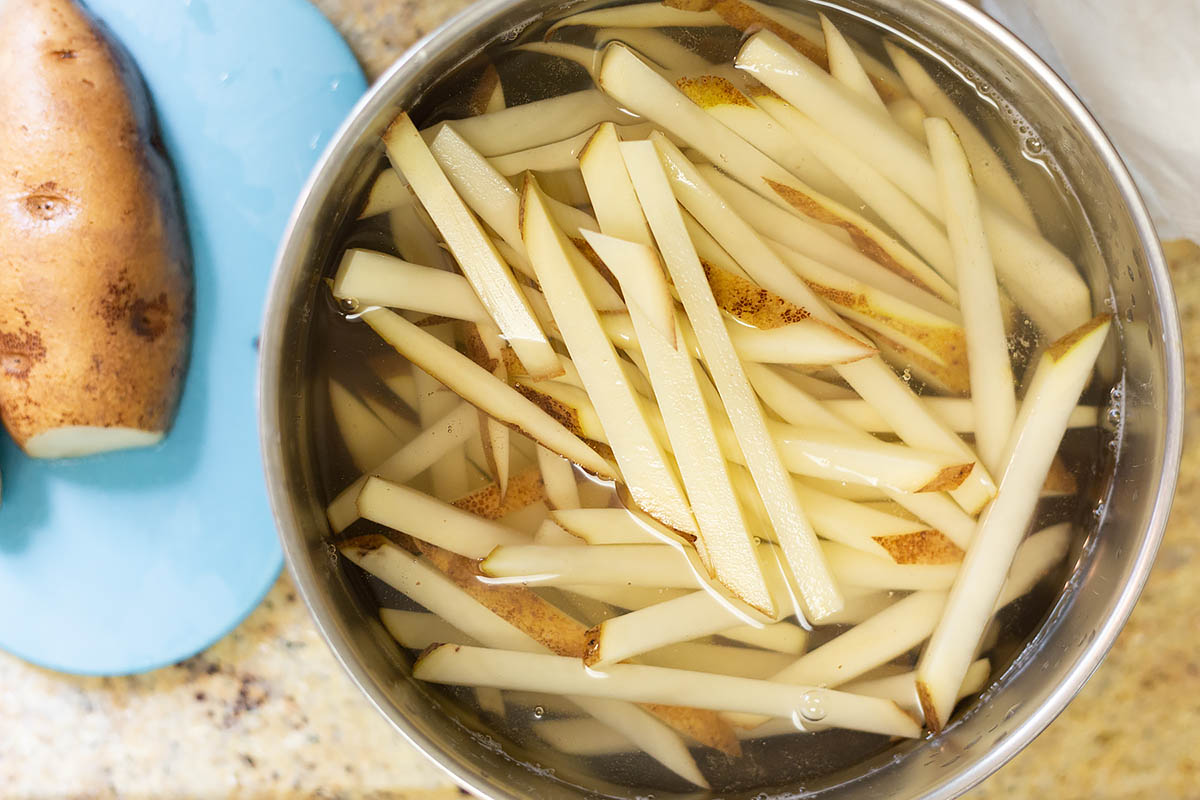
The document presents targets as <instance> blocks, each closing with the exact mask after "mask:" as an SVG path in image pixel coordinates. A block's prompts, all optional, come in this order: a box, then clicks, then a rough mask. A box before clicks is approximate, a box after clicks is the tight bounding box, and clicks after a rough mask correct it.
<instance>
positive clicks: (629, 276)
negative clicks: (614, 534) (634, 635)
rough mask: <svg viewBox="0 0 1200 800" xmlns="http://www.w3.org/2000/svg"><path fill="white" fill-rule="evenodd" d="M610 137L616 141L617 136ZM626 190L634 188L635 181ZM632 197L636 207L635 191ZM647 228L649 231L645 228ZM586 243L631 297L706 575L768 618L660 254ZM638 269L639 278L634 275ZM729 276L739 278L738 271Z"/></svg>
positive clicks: (766, 599) (591, 238)
mask: <svg viewBox="0 0 1200 800" xmlns="http://www.w3.org/2000/svg"><path fill="white" fill-rule="evenodd" d="M613 144H614V145H615V144H616V141H615V138H614V140H613ZM613 156H614V158H615V163H614V164H613V165H612V167H613V168H614V170H615V169H616V168H618V167H619V168H620V170H621V174H623V175H624V176H625V177H628V174H627V173H625V172H624V170H625V167H624V162H623V161H622V160H621V156H620V152H619V151H617V150H616V149H615V147H614V153H613ZM629 190H630V192H631V193H632V191H633V187H632V185H630V186H629ZM631 199H632V202H633V203H634V205H633V208H634V209H635V210H636V209H637V196H636V195H634V196H633V197H632V198H631ZM640 216H641V214H640V212H639V217H640ZM643 224H644V222H643ZM645 235H646V237H647V238H649V235H650V233H649V230H648V229H647V230H646V232H645ZM588 242H589V243H590V244H591V245H592V247H593V248H594V249H595V250H596V252H597V253H598V254H599V255H600V257H601V258H602V259H604V261H605V263H607V264H609V266H610V267H611V268H612V270H613V272H614V274H616V276H617V279H618V280H619V281H620V283H621V287H622V289H623V290H624V293H625V296H626V297H629V298H631V299H630V302H629V314H630V318H631V319H632V321H633V326H634V329H635V330H636V332H637V337H638V341H639V342H640V344H641V350H642V354H643V356H644V357H645V359H646V365H647V368H648V372H649V376H650V381H651V384H652V385H653V387H654V395H655V397H656V398H658V405H659V410H660V411H661V412H662V419H663V424H664V426H665V428H666V433H667V439H668V440H669V441H670V443H671V450H672V452H673V454H674V456H675V462H676V465H677V466H678V468H679V472H680V475H681V477H682V478H683V484H684V487H685V488H686V490H687V494H688V498H689V500H690V502H691V507H692V513H693V515H694V516H695V519H696V525H697V532H698V535H699V538H698V540H697V541H696V550H697V553H698V554H699V557H700V560H701V562H702V563H703V564H704V566H705V567H706V568H707V569H708V570H709V574H710V576H711V577H712V578H713V579H715V580H716V581H717V582H718V583H720V584H721V585H722V586H724V587H725V588H726V589H728V590H729V592H730V593H731V594H733V596H734V597H737V598H738V599H739V600H741V601H742V602H744V603H746V604H747V605H749V606H751V607H752V608H755V609H757V610H758V611H760V612H762V613H763V614H765V615H766V616H768V617H776V616H777V608H776V604H775V600H774V599H773V598H772V597H771V592H770V590H769V589H768V588H767V584H766V580H765V579H764V578H763V575H762V570H761V569H760V568H759V565H758V558H757V556H756V554H755V551H754V542H753V536H752V535H751V533H750V531H749V529H748V527H747V525H746V520H745V517H744V516H743V514H742V510H741V508H740V506H739V505H738V501H737V495H736V494H735V493H734V490H733V485H732V484H731V483H730V481H729V473H728V471H727V469H726V466H725V459H724V457H723V456H722V454H721V448H720V445H719V444H718V442H717V436H716V433H715V431H714V429H713V420H712V417H711V416H710V413H709V409H708V407H707V406H706V405H705V402H704V397H703V395H701V393H700V387H699V384H698V383H697V380H696V373H695V371H694V370H693V368H692V358H691V356H690V355H689V354H688V352H687V350H686V348H685V347H684V346H683V345H682V339H683V333H682V331H680V330H678V328H677V325H676V322H675V315H674V302H673V301H672V300H671V294H670V290H669V289H668V287H667V280H666V276H665V275H664V274H663V268H662V264H661V263H660V262H659V260H658V256H657V255H656V254H655V252H654V251H653V250H652V249H650V248H649V247H646V246H645V245H641V244H637V243H634V242H627V241H624V240H621V239H615V238H612V237H608V236H602V235H600V234H589V235H588ZM638 275H640V276H641V278H640V279H638V278H637V277H635V276H638ZM729 277H731V278H734V279H735V280H740V279H739V278H736V276H729ZM646 283H651V284H652V285H657V286H658V287H659V288H658V289H657V290H654V289H653V288H650V289H647V288H642V289H641V291H640V292H639V291H638V290H639V285H643V286H644V285H645V284H646ZM658 295H661V297H662V298H663V301H665V302H666V303H667V304H668V313H667V319H668V322H669V324H670V335H669V336H667V335H664V334H663V332H662V324H663V323H661V322H658V323H656V322H655V321H654V320H653V319H652V318H651V317H650V315H649V314H648V313H645V312H643V310H642V306H643V303H644V302H645V301H644V300H642V299H640V298H644V297H655V296H658ZM635 298H637V299H635Z"/></svg>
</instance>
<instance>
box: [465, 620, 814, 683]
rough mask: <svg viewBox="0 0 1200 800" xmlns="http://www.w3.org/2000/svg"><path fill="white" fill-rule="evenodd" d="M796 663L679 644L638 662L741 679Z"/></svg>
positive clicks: (785, 657)
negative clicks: (733, 676)
mask: <svg viewBox="0 0 1200 800" xmlns="http://www.w3.org/2000/svg"><path fill="white" fill-rule="evenodd" d="M801 630H803V629H801ZM455 643H456V644H457V642H455ZM466 644H470V642H466ZM794 659H795V656H794V655H790V654H789V653H784V652H774V651H771V650H759V649H757V648H754V647H739V646H736V645H724V644H709V643H706V642H679V643H678V644H672V645H668V646H666V647H662V648H659V649H658V650H653V651H651V652H649V653H643V654H642V655H641V656H639V657H638V659H637V660H638V663H641V664H649V665H651V666H654V667H672V668H674V669H690V670H694V671H696V672H713V673H716V674H718V675H737V676H739V677H742V678H766V677H767V676H768V675H774V674H775V673H776V672H778V671H779V670H781V669H783V668H784V667H786V666H787V665H788V664H790V663H792V661H793V660H794Z"/></svg>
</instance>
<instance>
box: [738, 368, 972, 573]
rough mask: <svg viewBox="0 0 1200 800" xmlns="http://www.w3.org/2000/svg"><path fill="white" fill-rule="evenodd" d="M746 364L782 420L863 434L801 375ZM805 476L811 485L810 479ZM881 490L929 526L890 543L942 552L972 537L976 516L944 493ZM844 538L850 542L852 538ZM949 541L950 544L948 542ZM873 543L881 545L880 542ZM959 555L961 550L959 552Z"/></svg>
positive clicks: (844, 488)
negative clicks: (802, 381) (801, 381)
mask: <svg viewBox="0 0 1200 800" xmlns="http://www.w3.org/2000/svg"><path fill="white" fill-rule="evenodd" d="M747 367H748V368H747V375H749V376H750V380H751V381H752V383H753V384H754V389H755V391H757V392H758V395H759V397H761V398H762V399H763V402H764V403H766V405H767V407H768V408H770V409H771V410H772V411H774V412H775V413H776V414H778V415H779V416H780V417H782V418H783V419H784V420H786V421H788V422H791V423H793V424H795V423H798V422H802V421H803V422H807V423H808V424H811V425H820V426H824V427H827V428H829V429H831V430H838V431H842V432H844V433H845V434H847V435H853V436H856V437H861V436H862V433H861V432H860V431H858V430H853V429H852V426H850V425H849V423H847V422H845V421H843V420H842V419H841V418H840V417H838V416H836V415H834V414H833V413H832V412H831V411H830V410H829V409H828V408H827V407H826V406H825V405H822V404H820V403H819V402H818V401H817V400H816V399H815V398H813V397H812V396H811V395H809V394H807V393H806V392H805V390H804V389H803V388H801V385H800V384H799V383H797V381H796V379H797V378H799V377H802V376H798V375H794V374H793V375H790V376H788V377H784V376H785V375H787V373H781V372H779V371H777V370H773V369H769V368H759V367H755V366H753V365H747ZM804 385H805V386H808V387H810V388H816V389H817V390H820V389H821V384H820V383H816V384H814V383H813V382H812V381H811V380H810V381H809V382H808V383H806V384H804ZM825 402H826V403H829V402H831V401H825ZM808 480H809V482H810V485H811V481H812V480H813V479H812V478H810V479H808ZM839 484H840V486H839V488H837V489H835V490H834V494H835V496H837V497H842V498H846V492H847V489H848V488H849V486H850V485H849V484H845V483H844V482H839ZM883 491H884V492H885V493H886V496H887V497H890V498H891V499H892V500H893V501H895V502H897V503H899V504H900V505H901V506H903V507H904V508H905V509H907V510H908V511H909V512H910V513H912V514H914V515H915V516H916V517H917V518H918V519H921V520H923V521H924V522H926V523H927V524H928V526H929V528H928V533H921V534H920V535H919V536H918V537H916V538H913V537H908V536H902V537H901V538H899V539H894V540H888V542H887V544H888V545H889V546H893V547H894V548H896V549H901V550H904V551H907V549H908V546H916V552H919V553H927V552H930V549H931V548H932V551H933V552H936V553H940V554H943V555H944V554H948V553H952V552H954V547H957V548H964V547H966V546H967V544H968V543H969V542H970V541H971V536H972V535H974V532H975V520H974V519H973V518H972V517H971V516H969V515H968V514H967V513H966V512H965V511H963V510H962V509H961V508H960V507H959V506H958V505H957V504H956V503H955V502H954V501H953V500H951V499H950V498H949V497H947V496H946V495H944V494H941V493H935V492H921V493H910V492H899V491H897V490H895V489H891V488H884V489H883ZM846 499H862V498H854V497H850V498H846ZM867 499H871V498H867ZM827 538H829V537H827ZM945 538H948V539H949V540H950V542H946V541H945ZM843 541H844V542H845V543H846V544H851V542H848V541H845V540H843ZM951 542H952V543H953V546H951V545H950V543H951ZM876 544H880V545H882V543H876ZM958 556H959V557H961V553H958Z"/></svg>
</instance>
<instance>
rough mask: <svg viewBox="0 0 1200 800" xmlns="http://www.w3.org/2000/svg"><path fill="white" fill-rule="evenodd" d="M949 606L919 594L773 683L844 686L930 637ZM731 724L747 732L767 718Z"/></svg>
mask: <svg viewBox="0 0 1200 800" xmlns="http://www.w3.org/2000/svg"><path fill="white" fill-rule="evenodd" d="M945 605H946V593H945V592H914V593H912V594H910V595H909V596H908V597H905V598H904V599H903V600H898V601H897V602H896V603H894V604H893V605H891V606H889V607H888V608H886V609H884V610H883V611H880V612H879V613H878V614H876V615H875V616H873V617H871V618H870V619H866V620H863V621H862V622H860V623H859V624H857V625H855V626H854V627H853V628H851V629H850V630H848V631H846V632H845V633H843V634H841V635H840V636H836V637H834V638H833V639H830V640H829V641H828V642H826V643H825V644H823V645H821V646H820V647H818V648H816V649H815V650H810V651H809V652H807V653H805V654H804V655H802V656H800V658H798V659H796V661H794V662H793V663H792V664H790V665H789V666H787V667H786V668H784V669H782V670H780V671H779V672H778V673H776V674H775V675H772V676H771V677H770V678H768V680H770V681H772V682H776V683H795V684H803V685H806V686H840V685H842V684H843V683H846V682H847V681H850V680H853V679H854V678H857V677H858V676H860V675H863V674H865V673H867V672H869V671H871V670H873V669H875V668H876V667H878V666H880V665H882V664H886V663H887V662H889V661H891V660H892V659H894V658H897V657H899V656H902V655H904V654H905V653H907V652H908V651H909V650H911V649H913V648H914V647H916V646H917V645H919V644H920V643H921V642H923V641H925V640H926V639H927V638H929V634H930V633H931V632H932V631H933V626H934V625H936V624H937V621H938V619H939V617H940V616H941V613H942V609H943V608H944V607H945ZM729 720H730V722H732V723H733V724H734V725H736V726H738V727H743V728H749V727H753V726H755V725H760V724H762V723H764V722H766V721H767V719H766V718H765V717H753V716H746V715H738V716H737V717H736V718H734V717H730V718H729Z"/></svg>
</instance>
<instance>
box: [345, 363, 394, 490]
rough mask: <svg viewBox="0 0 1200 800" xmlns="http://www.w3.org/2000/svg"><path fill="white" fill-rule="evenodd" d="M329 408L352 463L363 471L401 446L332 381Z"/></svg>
mask: <svg viewBox="0 0 1200 800" xmlns="http://www.w3.org/2000/svg"><path fill="white" fill-rule="evenodd" d="M329 407H330V410H331V411H332V412H333V421H334V424H335V425H337V429H338V435H339V436H340V437H341V439H342V444H343V445H345V446H346V452H347V453H348V454H349V455H350V461H351V462H352V463H353V464H354V467H355V469H357V470H359V471H360V472H362V471H365V470H367V469H370V468H371V467H373V466H375V465H376V464H378V463H379V462H380V461H383V459H385V458H387V457H388V456H389V455H391V454H392V453H394V452H396V448H397V447H399V446H400V440H399V438H398V437H397V436H396V435H395V434H394V433H393V432H392V431H391V430H389V429H388V427H387V426H386V425H384V424H383V421H382V420H380V419H379V417H378V416H376V415H375V414H374V413H373V412H372V411H371V409H370V408H369V407H368V406H367V405H366V404H365V403H364V402H363V401H362V400H359V399H358V398H357V397H355V396H354V395H353V394H351V393H350V390H349V389H347V388H346V387H344V386H342V384H340V383H338V382H337V381H335V380H334V379H333V378H330V379H329Z"/></svg>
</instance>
